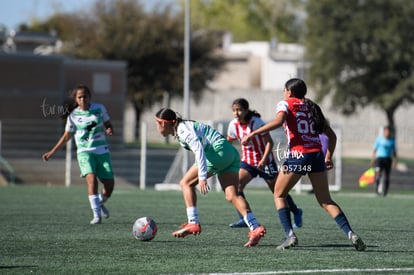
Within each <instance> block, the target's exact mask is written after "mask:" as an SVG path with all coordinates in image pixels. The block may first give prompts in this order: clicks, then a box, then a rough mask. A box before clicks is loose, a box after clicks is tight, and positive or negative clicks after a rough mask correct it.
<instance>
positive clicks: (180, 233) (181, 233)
mask: <svg viewBox="0 0 414 275" xmlns="http://www.w3.org/2000/svg"><path fill="white" fill-rule="evenodd" d="M180 227H181V229H179V230H177V231H174V232H173V233H172V235H173V236H174V237H176V238H184V237H185V236H187V235H191V234H193V235H200V233H201V226H200V224H198V223H197V224H195V223H184V224H182V225H181V226H180Z"/></svg>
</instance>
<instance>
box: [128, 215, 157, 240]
mask: <svg viewBox="0 0 414 275" xmlns="http://www.w3.org/2000/svg"><path fill="white" fill-rule="evenodd" d="M132 234H133V235H134V237H135V238H136V239H138V240H140V241H151V240H152V239H154V237H155V235H157V224H156V223H155V221H154V220H153V219H151V218H149V217H141V218H139V219H137V220H136V221H135V223H134V225H133V226H132Z"/></svg>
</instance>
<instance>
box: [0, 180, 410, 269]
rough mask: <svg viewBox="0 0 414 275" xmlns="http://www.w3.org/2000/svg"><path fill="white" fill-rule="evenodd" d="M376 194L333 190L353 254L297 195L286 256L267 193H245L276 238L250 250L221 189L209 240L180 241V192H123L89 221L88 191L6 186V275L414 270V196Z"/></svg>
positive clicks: (1, 244) (2, 257)
mask: <svg viewBox="0 0 414 275" xmlns="http://www.w3.org/2000/svg"><path fill="white" fill-rule="evenodd" d="M371 193H372V192H368V191H367V190H364V191H360V192H359V193H351V192H350V191H342V192H339V193H334V194H333V197H334V200H335V201H336V202H337V203H339V205H340V206H341V207H342V209H343V210H344V212H345V213H346V214H347V216H348V219H349V221H350V223H351V225H352V227H353V229H354V230H355V231H356V232H357V233H358V234H359V235H360V236H361V237H362V238H363V240H364V241H365V242H366V243H367V246H368V248H367V251H366V252H357V251H355V250H354V248H353V247H352V245H351V244H350V242H349V241H348V240H347V239H346V237H345V234H344V233H343V232H342V231H341V230H340V229H339V228H338V227H337V225H336V223H335V222H334V221H333V220H332V219H331V218H330V217H329V216H328V214H327V213H325V211H323V210H322V209H321V208H320V207H319V206H318V205H317V203H316V200H315V197H314V196H313V195H309V194H301V195H296V194H295V193H294V192H292V195H293V198H294V200H295V201H296V203H297V204H298V205H299V206H300V207H301V208H303V210H304V225H303V227H302V228H300V229H297V230H296V231H295V232H296V234H297V236H298V239H299V245H298V246H297V247H295V248H292V249H289V250H285V251H277V250H276V246H277V245H278V244H280V243H281V241H282V240H283V237H284V236H283V231H282V229H281V226H280V223H279V220H278V216H277V213H276V211H275V207H274V203H273V198H272V195H271V193H270V192H269V191H267V190H265V189H263V190H261V189H257V188H254V189H253V188H252V189H249V188H248V189H247V190H246V195H247V199H248V200H249V203H250V205H251V207H252V209H253V210H254V212H255V214H256V216H257V218H258V220H259V222H260V223H262V224H263V225H265V226H266V227H267V231H268V233H267V234H266V236H265V237H264V238H263V239H262V240H261V242H260V243H259V245H258V246H256V247H252V248H245V247H243V244H244V243H245V242H246V241H247V234H248V230H247V229H246V228H244V229H231V228H229V227H228V224H229V223H230V222H233V221H235V219H236V213H235V210H234V209H233V207H232V206H231V205H230V204H229V203H227V202H226V201H225V200H224V196H223V193H221V192H211V193H209V194H208V195H207V196H205V197H204V196H199V197H198V203H199V205H198V206H199V214H200V219H201V225H202V230H203V232H202V233H201V235H199V236H187V237H186V238H183V239H176V238H174V237H172V235H171V232H172V231H174V230H176V229H177V228H178V226H179V225H180V224H181V223H183V222H185V221H186V215H185V207H184V202H183V200H182V195H181V192H179V191H154V190H145V191H142V190H138V189H135V188H118V189H116V190H115V192H114V194H113V196H112V198H111V199H110V201H109V202H108V204H107V207H108V208H109V210H110V211H111V216H110V218H109V219H107V220H103V223H102V224H100V225H90V224H89V221H90V219H91V210H90V208H89V202H88V198H87V193H86V186H73V187H70V188H65V187H47V186H36V185H30V186H3V187H0V230H1V231H0V232H1V233H0V274H246V275H248V274H301V273H302V274H303V273H306V274H324V273H335V274H362V273H363V274H367V273H368V274H413V273H414V256H413V255H414V247H413V243H414V228H413V225H414V224H413V217H414V207H413V206H414V193H413V192H404V193H403V192H401V193H396V192H394V193H392V194H391V195H390V196H389V197H387V198H380V197H376V196H374V195H373V194H371ZM142 216H149V217H151V218H153V219H154V220H155V221H156V223H157V225H158V234H157V236H156V237H155V239H154V240H153V241H150V242H141V241H138V240H135V239H134V237H133V235H132V224H133V223H134V221H135V220H136V219H137V218H139V217H142Z"/></svg>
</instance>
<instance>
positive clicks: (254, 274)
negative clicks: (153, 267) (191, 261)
mask: <svg viewBox="0 0 414 275" xmlns="http://www.w3.org/2000/svg"><path fill="white" fill-rule="evenodd" d="M364 271H365V272H378V273H380V272H410V271H414V267H406V268H335V269H303V270H280V271H265V272H241V273H206V274H205V275H271V274H322V273H337V272H348V273H353V272H358V273H360V272H364Z"/></svg>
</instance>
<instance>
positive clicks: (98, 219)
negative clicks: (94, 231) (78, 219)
mask: <svg viewBox="0 0 414 275" xmlns="http://www.w3.org/2000/svg"><path fill="white" fill-rule="evenodd" d="M90 223H91V224H100V223H101V218H100V217H93V219H92V220H91V222H90Z"/></svg>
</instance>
